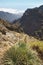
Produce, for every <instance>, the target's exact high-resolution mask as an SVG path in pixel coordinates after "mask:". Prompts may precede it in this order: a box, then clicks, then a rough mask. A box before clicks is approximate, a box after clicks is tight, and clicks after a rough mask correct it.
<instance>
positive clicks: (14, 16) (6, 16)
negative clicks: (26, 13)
mask: <svg viewBox="0 0 43 65" xmlns="http://www.w3.org/2000/svg"><path fill="white" fill-rule="evenodd" d="M21 16H22V14H21V15H20V14H16V13H15V14H13V13H9V12H4V11H0V18H1V19H3V20H5V21H6V20H7V21H9V22H13V21H14V20H16V19H18V18H21Z"/></svg>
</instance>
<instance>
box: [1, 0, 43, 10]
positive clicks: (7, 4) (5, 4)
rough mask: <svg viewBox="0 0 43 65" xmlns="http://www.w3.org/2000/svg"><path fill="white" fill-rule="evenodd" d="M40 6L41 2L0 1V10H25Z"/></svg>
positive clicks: (39, 0) (40, 0)
mask: <svg viewBox="0 0 43 65" xmlns="http://www.w3.org/2000/svg"><path fill="white" fill-rule="evenodd" d="M40 5H43V0H0V8H12V9H18V10H26V9H27V8H33V7H39V6H40Z"/></svg>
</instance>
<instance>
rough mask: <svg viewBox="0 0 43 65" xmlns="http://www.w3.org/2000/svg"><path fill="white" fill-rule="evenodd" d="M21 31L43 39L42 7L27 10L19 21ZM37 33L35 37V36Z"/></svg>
mask: <svg viewBox="0 0 43 65" xmlns="http://www.w3.org/2000/svg"><path fill="white" fill-rule="evenodd" d="M20 23H21V25H20V27H21V28H23V31H24V32H25V33H27V34H29V35H32V36H39V38H41V39H43V6H40V7H39V8H33V9H27V10H26V11H25V13H24V15H23V16H22V18H21V20H20ZM36 32H37V35H36Z"/></svg>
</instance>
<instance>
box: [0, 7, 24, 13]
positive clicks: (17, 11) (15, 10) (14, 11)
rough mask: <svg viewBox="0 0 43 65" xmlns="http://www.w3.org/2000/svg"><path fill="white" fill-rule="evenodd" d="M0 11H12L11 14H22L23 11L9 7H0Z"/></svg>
mask: <svg viewBox="0 0 43 65" xmlns="http://www.w3.org/2000/svg"><path fill="white" fill-rule="evenodd" d="M0 11H4V12H9V13H13V14H20V13H21V14H22V13H24V10H17V9H11V8H9V9H8V8H0Z"/></svg>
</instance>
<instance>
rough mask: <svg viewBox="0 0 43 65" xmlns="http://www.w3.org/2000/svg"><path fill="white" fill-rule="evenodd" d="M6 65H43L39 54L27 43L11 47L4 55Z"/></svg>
mask: <svg viewBox="0 0 43 65" xmlns="http://www.w3.org/2000/svg"><path fill="white" fill-rule="evenodd" d="M4 65H42V64H41V60H40V59H39V58H38V56H37V53H36V52H35V51H33V50H32V49H30V48H29V47H27V44H25V43H18V44H15V45H14V46H13V47H11V48H10V49H9V50H8V51H7V52H6V53H5V55H4Z"/></svg>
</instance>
